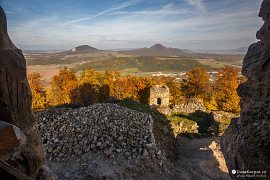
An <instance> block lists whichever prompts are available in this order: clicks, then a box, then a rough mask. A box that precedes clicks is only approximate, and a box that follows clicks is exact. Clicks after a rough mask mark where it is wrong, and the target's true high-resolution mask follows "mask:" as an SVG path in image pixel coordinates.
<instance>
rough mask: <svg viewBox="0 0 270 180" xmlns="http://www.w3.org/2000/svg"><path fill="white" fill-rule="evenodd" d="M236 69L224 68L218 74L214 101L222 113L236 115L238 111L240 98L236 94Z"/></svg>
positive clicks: (237, 72)
mask: <svg viewBox="0 0 270 180" xmlns="http://www.w3.org/2000/svg"><path fill="white" fill-rule="evenodd" d="M238 74H239V71H238V69H236V68H234V67H232V66H225V67H224V68H222V69H220V70H219V72H218V76H217V80H216V81H215V83H216V88H217V93H216V101H217V104H218V107H219V109H220V110H222V111H228V112H233V113H237V112H239V111H240V105H239V103H240V98H239V96H238V94H237V91H236V90H237V87H238Z"/></svg>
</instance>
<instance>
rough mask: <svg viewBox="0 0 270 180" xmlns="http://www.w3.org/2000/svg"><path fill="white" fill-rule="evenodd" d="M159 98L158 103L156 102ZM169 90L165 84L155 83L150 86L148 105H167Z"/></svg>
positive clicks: (168, 102)
mask: <svg viewBox="0 0 270 180" xmlns="http://www.w3.org/2000/svg"><path fill="white" fill-rule="evenodd" d="M158 99H160V102H161V103H160V104H159V103H158ZM169 104H170V92H169V88H168V87H167V86H161V85H156V86H153V87H151V88H150V97H149V105H155V106H169Z"/></svg>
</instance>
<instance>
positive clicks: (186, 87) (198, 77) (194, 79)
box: [182, 68, 211, 98]
mask: <svg viewBox="0 0 270 180" xmlns="http://www.w3.org/2000/svg"><path fill="white" fill-rule="evenodd" d="M186 75H187V79H186V81H184V82H183V84H182V91H183V93H184V95H185V96H186V98H205V97H206V96H207V95H208V93H209V90H210V88H211V85H210V81H209V75H208V73H207V71H206V69H205V68H195V69H193V70H191V71H189V72H187V73H186Z"/></svg>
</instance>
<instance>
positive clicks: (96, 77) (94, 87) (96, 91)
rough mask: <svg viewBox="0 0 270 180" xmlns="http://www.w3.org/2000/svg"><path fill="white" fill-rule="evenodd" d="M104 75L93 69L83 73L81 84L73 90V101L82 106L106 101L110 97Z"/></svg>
mask: <svg viewBox="0 0 270 180" xmlns="http://www.w3.org/2000/svg"><path fill="white" fill-rule="evenodd" d="M103 79H104V75H102V74H101V73H98V72H96V71H95V70H93V69H88V70H84V71H83V72H82V73H81V77H80V80H79V86H78V88H77V89H75V90H74V91H73V103H76V104H79V105H80V106H89V105H91V104H94V103H98V102H104V101H105V100H106V99H107V98H108V93H109V91H108V89H107V86H105V85H104V86H103V85H102V84H103Z"/></svg>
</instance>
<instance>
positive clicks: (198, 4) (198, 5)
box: [185, 0, 206, 12]
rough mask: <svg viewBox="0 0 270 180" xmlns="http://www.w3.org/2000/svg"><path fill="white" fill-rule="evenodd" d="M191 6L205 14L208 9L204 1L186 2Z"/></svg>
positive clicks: (187, 0) (188, 0)
mask: <svg viewBox="0 0 270 180" xmlns="http://www.w3.org/2000/svg"><path fill="white" fill-rule="evenodd" d="M185 1H186V2H187V3H189V4H190V5H192V6H194V7H195V8H197V9H198V10H199V11H202V12H205V11H206V7H205V6H204V5H203V0H185Z"/></svg>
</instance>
